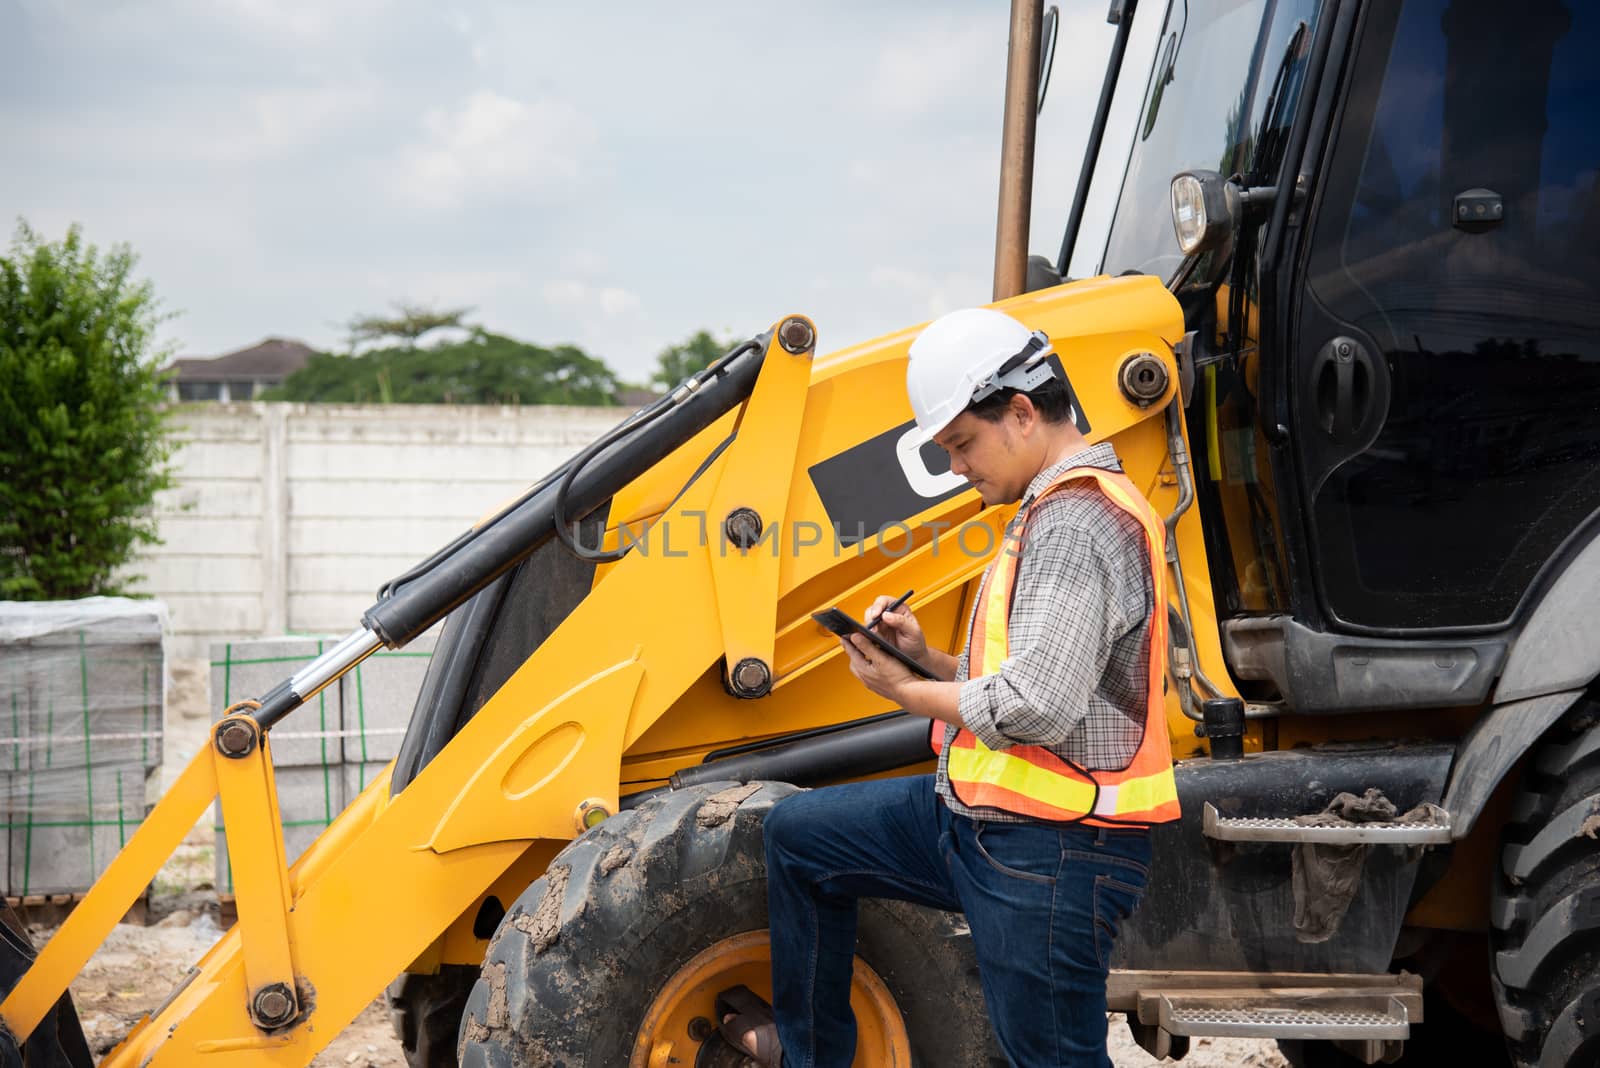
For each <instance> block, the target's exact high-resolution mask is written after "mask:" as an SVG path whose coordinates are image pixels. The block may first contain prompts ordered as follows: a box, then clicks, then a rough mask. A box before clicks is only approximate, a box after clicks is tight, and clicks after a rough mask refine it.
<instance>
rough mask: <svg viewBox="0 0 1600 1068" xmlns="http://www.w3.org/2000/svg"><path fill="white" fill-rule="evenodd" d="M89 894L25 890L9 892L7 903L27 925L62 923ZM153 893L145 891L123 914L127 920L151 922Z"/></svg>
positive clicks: (46, 925) (138, 922) (142, 922)
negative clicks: (26, 891)
mask: <svg viewBox="0 0 1600 1068" xmlns="http://www.w3.org/2000/svg"><path fill="white" fill-rule="evenodd" d="M86 896H87V892H84V893H76V894H25V895H21V896H18V895H15V894H7V895H6V905H7V907H9V908H10V909H11V912H12V914H13V915H15V916H16V917H17V919H18V920H19V921H20V922H21V923H22V925H23V927H34V926H41V927H59V926H61V922H62V921H63V920H65V919H66V918H67V915H68V914H69V913H71V912H72V910H73V909H74V908H76V907H77V905H78V902H80V901H82V900H83V899H84V897H86ZM149 915H150V896H149V895H148V894H145V895H143V896H141V897H140V898H139V899H138V900H137V901H135V902H134V903H133V907H132V908H130V909H128V914H127V915H126V916H124V917H122V922H123V923H133V924H138V925H139V926H141V927H143V926H145V925H146V924H147V923H148V922H149Z"/></svg>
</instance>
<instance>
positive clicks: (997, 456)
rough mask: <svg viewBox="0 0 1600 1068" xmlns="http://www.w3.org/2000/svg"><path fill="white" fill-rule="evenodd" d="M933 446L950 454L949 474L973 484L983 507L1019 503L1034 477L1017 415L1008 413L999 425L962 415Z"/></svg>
mask: <svg viewBox="0 0 1600 1068" xmlns="http://www.w3.org/2000/svg"><path fill="white" fill-rule="evenodd" d="M933 441H934V444H936V445H938V446H939V447H940V448H942V449H944V451H945V452H947V453H949V454H950V470H952V471H954V472H955V473H956V474H958V475H960V476H961V477H962V478H965V479H966V480H967V481H968V482H970V483H972V487H973V488H974V489H976V490H977V491H978V495H979V496H981V497H982V498H983V503H984V504H1009V503H1010V502H1012V501H1020V500H1021V499H1022V494H1023V492H1024V491H1025V490H1027V488H1028V482H1029V480H1030V479H1032V477H1033V475H1034V474H1035V471H1034V468H1035V467H1037V464H1030V461H1029V457H1027V456H1025V455H1024V454H1023V450H1022V449H1021V448H1020V446H1021V445H1022V440H1021V435H1020V433H1019V426H1018V422H1017V419H1016V417H1015V415H1014V414H1013V413H1012V412H1010V411H1007V412H1005V413H1004V414H1002V415H1001V417H1000V419H999V420H998V421H993V422H991V421H990V420H988V419H982V418H979V417H978V416H976V415H973V414H972V413H971V412H962V413H961V414H960V415H958V416H956V418H955V421H954V422H952V423H951V424H950V425H949V426H947V427H945V428H944V429H943V430H941V431H939V433H937V434H935V435H934V436H933Z"/></svg>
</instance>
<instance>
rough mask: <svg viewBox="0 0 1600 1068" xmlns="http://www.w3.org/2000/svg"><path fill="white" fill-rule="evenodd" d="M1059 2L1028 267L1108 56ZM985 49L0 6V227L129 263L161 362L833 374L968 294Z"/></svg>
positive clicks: (460, 10) (948, 6) (827, 11)
mask: <svg viewBox="0 0 1600 1068" xmlns="http://www.w3.org/2000/svg"><path fill="white" fill-rule="evenodd" d="M1061 6H1062V8H1063V18H1062V29H1061V34H1060V38H1059V45H1058V48H1057V55H1056V59H1055V62H1054V65H1053V69H1052V73H1051V80H1050V88H1049V95H1048V98H1047V102H1046V106H1045V110H1044V113H1043V115H1042V116H1041V118H1040V144H1039V149H1038V160H1037V166H1036V185H1035V197H1034V224H1033V236H1032V240H1031V248H1032V250H1033V251H1035V252H1040V253H1044V254H1046V255H1048V256H1049V257H1050V258H1051V259H1052V260H1053V259H1054V258H1055V255H1056V252H1057V250H1058V248H1059V245H1060V241H1061V234H1062V231H1063V229H1064V226H1065V222H1066V217H1067V213H1068V210H1069V207H1070V202H1071V194H1072V187H1073V184H1074V183H1075V181H1076V178H1077V170H1078V165H1079V161H1080V159H1081V157H1082V153H1083V146H1084V143H1085V140H1086V138H1087V131H1088V127H1089V123H1090V120H1091V118H1092V113H1093V110H1094V103H1095V99H1096V96H1097V94H1098V91H1099V86H1100V80H1101V77H1102V75H1103V73H1104V65H1105V57H1106V54H1107V52H1108V51H1109V48H1110V45H1111V41H1112V37H1113V28H1112V27H1110V26H1108V25H1107V24H1106V22H1105V12H1106V6H1107V5H1106V2H1105V0H1063V2H1062V5H1061ZM1145 6H1146V7H1149V8H1155V7H1156V6H1157V5H1153V4H1150V5H1145ZM1151 14H1152V15H1155V16H1157V17H1159V12H1158V11H1152V12H1151ZM1141 17H1143V16H1142V15H1141ZM1007 24H1008V5H1007V4H1005V3H1002V2H999V0H986V2H976V0H973V2H961V0H946V2H937V0H932V2H923V3H910V2H898V0H896V2H889V0H878V2H875V3H872V4H861V3H850V2H847V0H835V2H829V0H817V2H814V3H809V4H775V3H761V2H751V0H745V2H743V3H731V2H726V3H725V2H704V3H698V2H685V3H682V4H679V5H673V6H667V5H644V4H635V3H628V2H623V0H619V2H613V3H607V4H574V3H560V4H557V3H542V2H523V3H494V2H481V3H449V2H421V0H337V2H329V0H148V2H139V3H133V2H121V0H95V2H89V0H77V2H74V0H49V2H47V0H0V145H4V146H6V147H5V149H4V155H3V157H0V161H3V162H0V216H9V217H10V218H9V220H7V230H8V231H9V230H10V228H11V227H12V226H13V225H14V222H15V220H17V219H25V220H26V221H27V222H28V224H29V225H31V226H32V227H33V228H34V229H35V230H37V231H39V232H40V233H41V234H43V235H44V236H46V237H48V238H58V237H60V236H61V235H62V234H63V233H64V232H65V230H66V228H67V227H68V226H69V225H70V224H72V223H78V224H80V225H81V226H82V227H83V230H84V234H85V237H86V238H87V239H88V240H90V241H91V242H93V243H95V244H97V245H101V246H105V245H110V244H114V243H120V242H125V243H127V244H129V245H131V246H132V248H133V249H134V251H135V252H137V253H138V254H139V256H140V273H141V274H142V276H144V277H146V278H148V279H150V280H151V282H152V283H153V284H154V286H155V289H156V292H157V294H158V296H159V297H160V298H161V299H162V302H163V304H164V306H165V307H166V309H167V310H168V311H169V312H171V313H173V317H172V318H171V319H170V320H169V321H168V322H167V323H166V324H165V326H164V330H165V335H164V336H165V339H166V341H167V343H168V344H170V346H171V347H172V349H173V350H174V351H175V353H176V354H178V355H189V356H210V355H218V354H221V353H224V352H229V351H232V350H235V349H238V348H242V347H245V346H247V345H250V344H253V343H255V342H256V341H258V340H260V339H262V338H264V337H268V336H276V337H290V338H298V339H300V340H303V341H306V342H307V343H309V344H312V345H314V346H316V347H319V348H322V347H336V346H338V345H340V344H341V343H342V340H343V338H344V336H345V333H344V330H343V328H342V326H341V324H342V323H345V322H347V321H348V320H349V319H350V318H352V317H353V316H355V315H359V314H373V313H381V312H383V311H384V310H385V309H386V308H387V307H389V306H390V305H391V304H392V303H393V302H395V301H397V300H406V301H412V302H420V303H423V304H432V305H435V306H440V307H454V306H471V307H472V308H473V309H474V311H473V313H472V315H471V316H470V317H469V318H470V319H471V320H472V321H476V322H480V323H482V324H483V325H484V326H486V327H488V328H489V329H491V330H495V331H498V332H502V333H508V334H511V335H514V336H516V337H520V338H524V339H527V340H530V341H534V342H537V343H540V344H551V345H553V344H559V343H574V344H577V345H579V346H581V347H582V348H584V349H585V350H587V351H588V352H590V353H592V354H593V355H596V356H599V357H601V358H603V359H604V360H606V361H607V362H608V363H609V364H610V365H611V366H612V367H613V368H614V369H616V370H617V371H618V372H619V373H620V374H621V375H622V376H623V377H624V378H626V379H630V380H633V381H642V380H644V379H645V378H647V377H648V376H649V373H650V370H651V368H652V367H653V366H654V363H655V357H656V354H657V353H658V352H660V350H661V349H662V348H664V347H665V346H667V345H670V344H672V343H675V342H677V341H681V340H683V339H685V338H687V337H688V336H689V335H691V334H693V333H694V332H695V331H696V330H699V329H702V328H707V329H711V330H712V331H713V332H715V333H717V334H718V335H720V336H724V337H734V336H739V337H743V336H749V335H750V334H753V333H756V332H758V331H760V330H762V329H765V328H766V327H767V326H769V325H770V324H771V323H772V322H773V321H775V320H777V319H779V318H781V317H782V316H783V315H785V314H788V313H790V312H803V313H805V314H808V315H810V316H812V317H813V318H814V319H815V320H816V322H817V324H818V330H819V334H820V349H821V351H831V350H833V349H837V348H839V347H842V346H844V345H847V344H851V343H855V342H858V341H863V340H867V339H869V338H872V337H875V336H877V335H880V334H884V333H888V332H891V331H894V330H898V329H902V328H904V327H906V326H910V325H913V324H915V323H918V322H921V321H924V320H926V319H929V318H932V317H934V316H936V315H938V314H940V313H942V312H945V311H949V310H952V309H954V308H958V307H963V306H966V305H969V304H978V303H983V302H985V301H987V300H988V299H989V298H990V290H991V286H992V278H993V258H994V228H995V212H996V200H997V191H998V179H999V158H1000V127H1001V111H1002V102H1003V98H1004V83H1005V64H1006V35H1007ZM1138 42H1139V37H1138V36H1136V37H1135V49H1136V50H1137V48H1138V47H1139V44H1138ZM1131 80H1132V81H1134V82H1137V83H1139V84H1140V85H1141V86H1142V83H1143V76H1142V75H1138V76H1135V77H1133V78H1131ZM1135 95H1136V94H1135ZM1097 195H1098V196H1099V198H1100V200H1101V201H1105V199H1106V197H1107V195H1108V194H1107V193H1106V191H1105V190H1100V189H1097ZM1111 195H1114V190H1113V191H1112V194H1111ZM1103 214H1104V211H1103V208H1101V209H1097V214H1096V215H1092V216H1091V219H1090V221H1089V225H1088V227H1087V230H1088V231H1089V232H1093V230H1094V228H1095V226H1096V225H1097V223H1096V218H1097V217H1098V216H1103ZM1100 225H1103V223H1102V224H1100ZM7 236H8V237H9V234H8V235H7ZM1090 243H1091V244H1092V242H1090ZM1091 260H1092V257H1091ZM1077 264H1078V261H1077V260H1075V267H1076V266H1077ZM1088 267H1089V268H1090V269H1092V262H1091V263H1090V264H1089V265H1088ZM1075 273H1085V272H1082V271H1079V272H1075Z"/></svg>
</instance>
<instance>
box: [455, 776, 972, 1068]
mask: <svg viewBox="0 0 1600 1068" xmlns="http://www.w3.org/2000/svg"><path fill="white" fill-rule="evenodd" d="M793 792H795V788H794V787H792V786H788V785H786V784H781V783H766V784H760V785H759V786H758V785H754V784H752V786H750V787H740V786H738V785H737V784H734V785H731V786H730V784H727V783H721V784H708V785H705V786H701V787H695V788H691V789H685V790H679V791H675V792H673V793H670V794H667V795H664V796H662V797H660V798H656V799H653V800H651V801H648V802H646V803H645V804H644V805H641V806H640V807H639V808H638V809H635V810H633V811H631V812H624V813H621V814H620V815H617V816H613V817H612V818H611V819H608V820H606V821H605V822H604V823H602V824H601V825H600V826H599V827H597V828H596V829H594V830H593V831H590V832H589V833H587V834H585V835H584V836H583V837H581V838H579V839H578V840H577V841H575V842H573V843H572V845H570V846H568V847H567V848H566V849H565V850H563V851H562V852H561V853H560V855H558V856H557V857H556V858H555V860H553V861H552V862H551V864H550V867H549V869H548V870H547V871H546V872H545V875H544V876H543V877H542V878H540V879H539V880H538V881H537V882H535V883H534V884H533V885H532V886H530V887H529V888H528V889H527V891H525V892H524V893H523V895H522V896H521V897H520V898H519V899H518V900H517V902H516V904H515V905H513V906H512V908H511V910H510V912H509V913H508V914H507V915H506V917H505V919H504V920H503V921H502V923H501V925H500V928H499V930H498V931H497V932H496V933H495V936H494V939H493V941H492V942H490V944H489V952H488V954H487V956H486V958H485V961H484V966H483V973H482V975H481V977H480V978H479V980H478V982H477V985H476V986H475V987H474V989H473V991H472V994H471V996H470V998H469V999H468V1001H467V1014H466V1018H465V1021H464V1022H463V1025H462V1047H461V1063H462V1066H463V1068H532V1066H535V1065H541V1066H542V1065H559V1066H561V1068H621V1066H625V1065H628V1064H629V1062H630V1058H631V1057H632V1056H633V1052H634V1045H635V1041H636V1038H637V1037H638V1036H639V1035H640V1033H641V1028H642V1027H643V1026H646V1020H647V1017H651V1018H653V1017H652V1013H653V1012H655V1011H656V1009H655V1008H653V1006H659V1001H658V995H660V994H662V992H663V991H664V990H667V991H670V990H672V989H677V988H678V987H677V986H676V985H675V984H681V983H682V982H683V979H682V975H683V974H684V973H685V971H688V972H693V971H694V969H695V967H697V966H698V962H701V961H704V960H705V959H706V956H707V953H708V952H709V953H711V954H712V955H713V956H714V955H715V951H713V950H712V947H713V946H721V945H724V944H728V943H729V941H730V940H731V941H735V942H737V941H741V939H738V938H735V936H745V937H744V938H743V939H742V940H743V941H745V942H748V941H749V940H750V939H751V938H756V939H759V937H760V935H759V932H764V930H765V928H766V926H767V899H766V862H765V859H764V856H763V851H762V836H761V828H762V821H763V820H764V818H765V817H766V814H767V813H768V812H769V811H770V810H771V808H772V805H773V804H774V803H776V802H777V801H778V800H779V799H781V798H783V797H785V796H787V795H789V794H791V793H793ZM753 932H754V933H757V934H752V933H753ZM857 955H858V957H859V958H860V959H861V960H862V961H864V962H865V963H866V964H867V965H869V966H870V968H871V969H872V970H873V971H874V972H875V973H876V975H877V976H878V977H879V978H881V980H882V986H883V987H886V988H887V991H888V993H889V994H890V995H892V997H893V1006H892V1007H893V1009H897V1010H898V1014H899V1018H898V1021H896V1022H897V1024H898V1022H899V1021H903V1023H904V1028H905V1035H906V1037H908V1038H909V1046H910V1050H911V1055H912V1061H913V1064H915V1065H920V1066H927V1068H966V1066H979V1065H989V1064H992V1063H999V1064H1003V1063H1004V1061H1003V1060H991V1054H990V1049H991V1041H992V1040H991V1037H990V1029H989V1023H988V1018H987V1014H986V1012H985V1009H984V1005H983V997H982V993H981V990H980V988H979V985H978V976H977V964H976V960H975V959H974V957H973V954H972V947H971V943H970V939H969V938H967V937H966V927H965V924H964V923H962V922H961V918H960V917H959V916H957V915H952V914H950V913H945V912H939V911H936V910H932V909H924V908H918V907H915V906H912V905H907V904H904V903H901V902H891V901H876V900H868V901H863V902H862V907H861V914H860V926H859V932H858V938H857ZM858 972H859V969H858ZM675 977H676V978H675ZM763 985H764V984H763ZM663 996H665V995H663ZM710 996H711V995H710V992H705V993H703V994H701V995H700V999H701V1000H703V1001H704V1002H705V1004H704V1006H703V1010H700V1011H701V1012H702V1015H703V1016H705V1017H709V1016H711V1015H713V1014H712V1012H711V1004H710ZM700 1023H701V1024H702V1026H701V1027H700V1028H699V1031H700V1035H699V1037H704V1034H705V1031H706V1028H705V1027H704V1021H700ZM690 1030H691V1032H692V1031H693V1030H694V1028H693V1027H691V1029H690ZM677 1040H678V1041H679V1042H681V1043H683V1047H675V1048H674V1050H673V1056H674V1061H673V1063H682V1064H684V1065H689V1064H691V1063H695V1062H696V1057H697V1055H698V1054H699V1053H700V1051H699V1050H698V1049H696V1048H695V1047H696V1046H697V1045H698V1041H697V1040H691V1039H690V1038H689V1037H688V1036H687V1035H681V1036H678V1038H677ZM680 1048H681V1049H682V1050H683V1051H682V1052H680ZM706 1053H707V1054H709V1050H707V1051H706ZM707 1059H708V1060H709V1057H707Z"/></svg>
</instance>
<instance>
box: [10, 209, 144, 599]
mask: <svg viewBox="0 0 1600 1068" xmlns="http://www.w3.org/2000/svg"><path fill="white" fill-rule="evenodd" d="M136 263H137V257H135V256H134V254H133V253H132V251H130V250H129V249H128V248H127V246H125V245H117V246H114V247H113V248H112V249H111V250H110V251H109V252H107V253H105V254H104V255H102V254H101V253H100V252H99V250H97V249H96V248H95V247H94V246H93V245H88V244H86V243H85V242H84V240H83V235H82V233H81V232H80V231H79V229H78V227H77V226H73V227H72V228H70V229H69V230H68V231H67V235H66V237H65V239H63V240H62V241H59V242H47V241H44V240H42V239H41V238H40V237H39V236H38V235H37V234H36V233H34V231H33V230H31V229H29V227H28V225H27V224H26V223H23V222H19V223H18V225H17V232H16V236H15V238H14V239H13V241H12V244H11V251H10V255H8V256H3V257H0V427H4V428H5V429H4V433H0V598H8V599H12V600H55V599H68V598H76V597H88V596H93V595H96V594H110V593H120V592H123V591H122V586H123V584H125V583H127V582H131V581H132V579H133V578H134V577H135V576H131V575H128V574H127V573H125V572H124V571H123V570H122V569H123V568H124V567H125V566H126V565H127V564H129V563H130V562H132V560H133V557H134V554H135V553H136V552H137V551H138V549H139V547H140V546H142V545H150V544H154V543H155V542H157V541H158V540H159V539H158V538H157V537H156V523H155V517H154V516H153V515H152V512H151V506H152V504H153V503H154V499H155V495H156V492H157V491H158V490H161V489H165V488H166V487H168V486H170V485H172V476H171V469H170V467H169V465H168V461H169V460H170V458H171V455H172V449H173V445H172V442H171V439H170V438H169V436H168V431H167V426H166V415H165V411H164V408H163V404H162V402H163V400H164V394H163V385H162V378H161V373H160V370H159V369H160V367H161V365H162V364H163V363H165V362H166V359H167V358H168V357H169V356H170V353H169V352H166V351H163V350H159V349H157V348H156V347H155V340H154V339H155V330H156V327H157V324H158V323H160V322H161V321H162V319H163V316H162V315H161V314H160V312H159V308H158V304H157V302H156V298H155V295H154V291H153V289H152V287H151V285H150V283H149V282H148V281H135V280H134V278H133V269H134V266H135V264H136Z"/></svg>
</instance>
